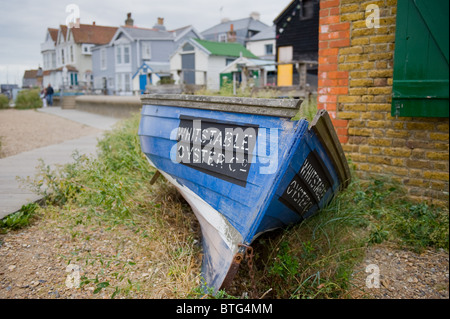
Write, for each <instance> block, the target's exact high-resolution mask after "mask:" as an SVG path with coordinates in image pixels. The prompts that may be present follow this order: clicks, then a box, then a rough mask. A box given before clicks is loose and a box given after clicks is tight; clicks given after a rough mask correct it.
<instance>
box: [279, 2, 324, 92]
mask: <svg viewBox="0 0 450 319" xmlns="http://www.w3.org/2000/svg"><path fill="white" fill-rule="evenodd" d="M319 9H320V8H319V0H293V1H292V2H291V3H290V4H289V5H288V6H287V7H286V8H285V9H284V10H283V11H282V12H281V13H280V14H279V15H278V17H276V18H275V20H274V24H275V25H276V52H275V54H276V61H277V62H278V63H281V64H279V65H278V86H292V85H297V84H298V83H299V82H298V81H299V76H298V70H297V67H296V62H297V61H315V62H317V59H318V52H319ZM283 63H285V64H283ZM308 75H310V77H311V78H312V79H315V80H314V82H317V68H313V69H310V70H309V72H308ZM309 82H311V80H310V81H309ZM311 84H313V86H317V84H316V83H311Z"/></svg>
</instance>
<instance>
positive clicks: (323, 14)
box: [319, 9, 330, 17]
mask: <svg viewBox="0 0 450 319" xmlns="http://www.w3.org/2000/svg"><path fill="white" fill-rule="evenodd" d="M329 15H330V9H322V10H320V12H319V17H328V16H329Z"/></svg>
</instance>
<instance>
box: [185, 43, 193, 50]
mask: <svg viewBox="0 0 450 319" xmlns="http://www.w3.org/2000/svg"><path fill="white" fill-rule="evenodd" d="M190 51H194V47H193V46H192V44H190V43H186V44H185V45H184V46H183V52H190Z"/></svg>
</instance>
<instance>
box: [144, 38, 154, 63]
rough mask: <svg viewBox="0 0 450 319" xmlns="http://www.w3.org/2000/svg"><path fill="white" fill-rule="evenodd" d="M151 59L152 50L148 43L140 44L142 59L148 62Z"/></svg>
mask: <svg viewBox="0 0 450 319" xmlns="http://www.w3.org/2000/svg"><path fill="white" fill-rule="evenodd" d="M151 58H152V50H151V45H150V43H149V42H143V43H142V59H143V60H150V59H151Z"/></svg>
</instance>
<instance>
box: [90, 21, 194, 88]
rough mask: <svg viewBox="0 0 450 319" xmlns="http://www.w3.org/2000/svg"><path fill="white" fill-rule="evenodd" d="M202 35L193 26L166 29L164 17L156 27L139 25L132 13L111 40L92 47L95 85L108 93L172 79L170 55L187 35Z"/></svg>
mask: <svg viewBox="0 0 450 319" xmlns="http://www.w3.org/2000/svg"><path fill="white" fill-rule="evenodd" d="M199 36H201V35H200V33H199V32H197V31H196V30H195V28H193V27H192V26H186V27H184V28H180V29H177V30H171V31H169V30H166V27H165V26H164V19H163V18H158V20H157V23H156V24H155V25H154V26H153V28H141V27H136V26H134V21H133V19H132V18H131V14H128V15H127V20H126V21H125V25H124V26H121V27H119V28H118V29H117V31H116V32H115V34H114V35H113V37H112V38H111V40H110V41H109V42H108V43H106V44H104V45H100V46H96V47H94V48H92V61H93V70H92V71H93V77H94V88H95V89H96V90H97V91H101V92H103V93H104V94H117V95H131V94H135V93H143V92H145V90H146V86H147V85H156V84H158V82H161V80H163V79H164V78H169V79H170V76H171V73H170V65H169V57H170V55H171V54H172V53H173V52H174V50H175V49H176V48H177V46H178V45H179V44H180V43H182V42H183V41H185V40H186V39H189V38H192V37H199Z"/></svg>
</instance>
